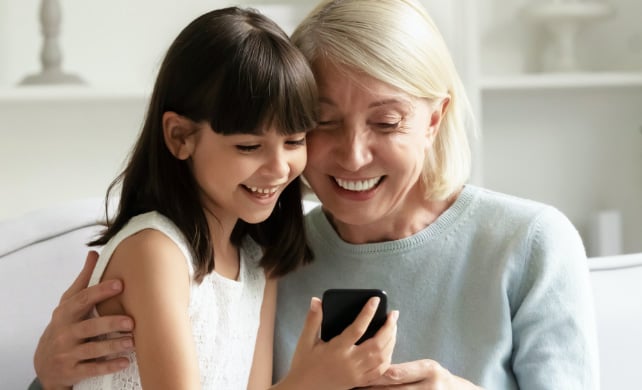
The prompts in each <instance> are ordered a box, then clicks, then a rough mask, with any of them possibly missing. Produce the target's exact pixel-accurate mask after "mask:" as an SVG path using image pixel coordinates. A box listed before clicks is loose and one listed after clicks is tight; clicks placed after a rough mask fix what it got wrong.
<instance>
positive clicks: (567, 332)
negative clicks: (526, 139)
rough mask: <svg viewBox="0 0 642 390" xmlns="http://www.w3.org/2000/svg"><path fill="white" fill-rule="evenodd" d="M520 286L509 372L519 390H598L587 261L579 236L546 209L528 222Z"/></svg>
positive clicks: (559, 215)
mask: <svg viewBox="0 0 642 390" xmlns="http://www.w3.org/2000/svg"><path fill="white" fill-rule="evenodd" d="M524 249H525V255H524V258H523V264H522V270H521V271H522V274H521V283H520V284H519V285H518V289H517V290H516V293H515V295H514V296H512V297H510V299H511V307H512V310H511V311H512V313H513V316H512V329H513V346H514V350H513V361H512V365H513V372H514V373H515V375H516V378H517V381H518V383H519V387H520V389H522V390H536V389H537V390H539V389H541V390H544V389H565V390H574V389H577V390H580V389H581V390H586V389H597V388H599V362H598V351H597V334H596V325H595V315H594V310H593V300H592V294H591V290H590V285H589V273H588V263H587V261H586V254H585V251H584V246H583V244H582V241H581V238H580V237H579V234H578V233H577V231H576V229H575V228H574V226H573V225H572V224H571V222H570V221H569V220H568V219H567V218H566V217H565V216H564V215H563V214H562V213H561V212H559V211H557V210H556V209H554V208H551V207H547V208H545V209H544V210H543V211H542V212H540V213H539V215H538V216H537V217H536V218H535V219H534V221H533V222H532V223H531V226H530V229H529V234H528V237H527V241H526V243H525V247H524Z"/></svg>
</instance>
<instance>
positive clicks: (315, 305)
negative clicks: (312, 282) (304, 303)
mask: <svg viewBox="0 0 642 390" xmlns="http://www.w3.org/2000/svg"><path fill="white" fill-rule="evenodd" d="M310 310H312V311H315V312H316V311H318V310H319V298H317V297H312V299H310Z"/></svg>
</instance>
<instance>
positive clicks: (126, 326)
mask: <svg viewBox="0 0 642 390" xmlns="http://www.w3.org/2000/svg"><path fill="white" fill-rule="evenodd" d="M121 325H122V327H123V330H132V329H134V323H133V322H132V320H123V322H121Z"/></svg>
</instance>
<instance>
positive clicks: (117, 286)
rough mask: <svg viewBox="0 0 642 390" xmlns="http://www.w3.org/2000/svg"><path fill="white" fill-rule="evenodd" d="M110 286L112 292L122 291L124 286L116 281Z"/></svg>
mask: <svg viewBox="0 0 642 390" xmlns="http://www.w3.org/2000/svg"><path fill="white" fill-rule="evenodd" d="M110 286H111V289H112V290H114V291H120V290H121V289H122V287H123V284H122V283H121V282H120V280H114V281H113V282H111V284H110Z"/></svg>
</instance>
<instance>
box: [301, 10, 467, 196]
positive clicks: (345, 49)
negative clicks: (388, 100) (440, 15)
mask: <svg viewBox="0 0 642 390" xmlns="http://www.w3.org/2000/svg"><path fill="white" fill-rule="evenodd" d="M292 41H293V43H294V44H295V45H296V46H298V47H299V49H301V51H302V52H303V54H304V55H305V56H306V58H307V59H308V61H310V63H314V62H315V61H317V60H320V59H325V60H330V61H332V62H335V63H337V64H339V65H343V66H347V67H351V68H355V69H358V70H359V71H360V72H365V73H366V74H368V75H369V76H371V77H373V78H375V79H377V80H380V81H382V82H384V83H387V84H389V85H391V86H393V87H395V88H397V89H399V90H401V91H403V92H405V93H407V94H409V95H412V96H415V97H418V98H425V99H428V100H429V101H431V102H432V101H439V100H442V99H444V98H449V99H450V102H449V104H448V106H447V110H446V112H445V115H444V117H443V118H442V122H441V126H440V129H439V132H438V133H437V136H436V138H435V141H434V144H433V153H429V155H427V156H426V163H425V165H424V167H423V174H422V180H423V183H424V185H425V188H426V192H427V193H426V196H427V197H429V198H430V199H434V200H440V199H445V198H447V197H449V196H451V195H452V194H453V193H455V192H456V191H457V190H458V189H459V188H460V187H461V186H462V185H463V184H464V183H465V182H466V181H467V180H468V178H469V175H470V165H471V153H470V147H469V145H468V138H467V135H466V126H467V125H468V124H469V122H468V120H469V119H472V110H471V107H470V103H469V101H468V98H467V97H466V93H465V91H464V87H463V84H462V82H461V79H460V78H459V75H458V74H457V71H456V69H455V65H454V62H453V60H452V57H451V55H450V52H449V50H448V47H447V46H446V43H445V41H444V39H443V37H442V36H441V33H440V32H439V30H438V29H437V27H436V25H435V24H434V22H433V20H432V18H431V17H430V15H428V12H427V11H426V10H425V9H424V8H423V6H422V5H421V4H419V3H418V2H417V1H414V0H376V1H373V0H324V1H322V2H321V3H320V4H319V5H317V7H316V8H315V9H313V10H312V11H311V13H310V14H309V15H308V16H307V17H306V18H305V19H304V20H303V21H302V22H301V23H300V24H299V26H298V27H297V29H296V30H295V31H294V33H293V34H292ZM470 123H472V120H471V121H470Z"/></svg>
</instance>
